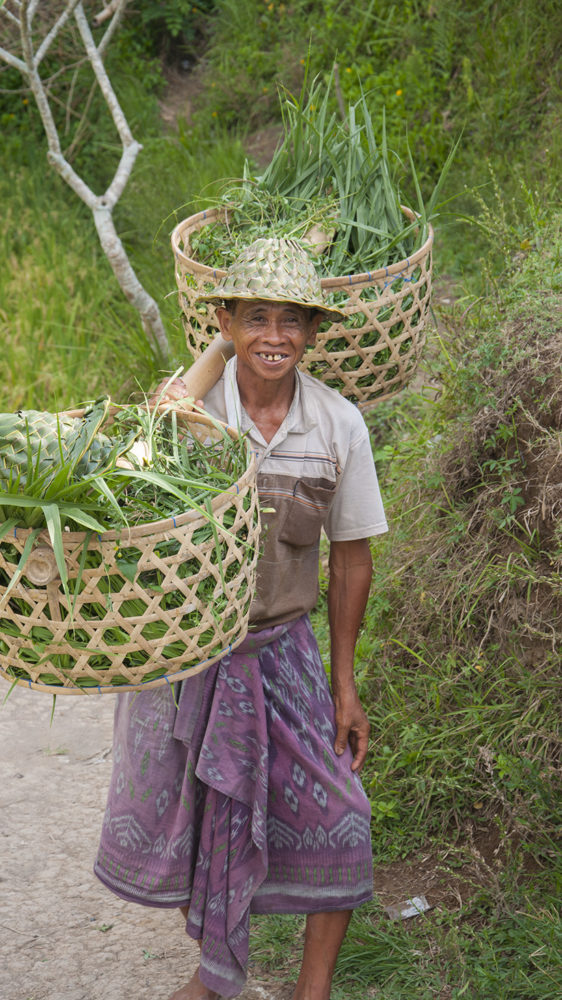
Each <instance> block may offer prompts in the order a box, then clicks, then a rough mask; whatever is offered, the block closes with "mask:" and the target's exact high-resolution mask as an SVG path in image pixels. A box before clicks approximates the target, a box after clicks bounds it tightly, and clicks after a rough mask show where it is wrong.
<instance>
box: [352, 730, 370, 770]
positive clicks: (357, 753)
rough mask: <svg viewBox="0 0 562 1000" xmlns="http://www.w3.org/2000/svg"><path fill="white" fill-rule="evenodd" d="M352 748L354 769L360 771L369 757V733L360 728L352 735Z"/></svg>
mask: <svg viewBox="0 0 562 1000" xmlns="http://www.w3.org/2000/svg"><path fill="white" fill-rule="evenodd" d="M350 742H351V749H352V750H353V762H352V764H351V770H352V771H360V770H361V768H362V767H363V764H364V763H365V758H366V757H367V750H368V748H369V734H368V733H365V732H362V731H361V730H359V731H358V732H355V733H352V735H351V740H350Z"/></svg>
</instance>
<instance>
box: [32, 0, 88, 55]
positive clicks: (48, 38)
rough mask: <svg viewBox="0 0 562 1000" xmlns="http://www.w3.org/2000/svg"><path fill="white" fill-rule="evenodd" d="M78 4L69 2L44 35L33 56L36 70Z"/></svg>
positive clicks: (75, 1)
mask: <svg viewBox="0 0 562 1000" xmlns="http://www.w3.org/2000/svg"><path fill="white" fill-rule="evenodd" d="M79 2H80V0H70V2H69V3H68V4H67V5H66V7H65V9H64V10H63V12H62V14H61V15H60V17H59V18H58V20H57V21H55V23H54V24H53V27H52V28H51V30H50V31H49V32H48V33H47V34H46V35H45V37H44V39H43V41H42V42H41V45H40V46H39V48H38V49H37V54H36V56H35V68H37V67H38V66H39V64H40V63H41V61H42V59H43V58H44V56H45V54H46V53H47V51H48V50H49V48H50V47H51V45H52V43H53V41H54V40H55V38H56V37H57V35H58V33H59V31H60V30H61V28H62V27H63V26H64V25H65V24H66V22H67V21H68V19H69V17H70V16H71V15H72V14H73V13H74V8H75V7H76V4H77V3H79Z"/></svg>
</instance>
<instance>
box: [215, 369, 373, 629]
mask: <svg viewBox="0 0 562 1000" xmlns="http://www.w3.org/2000/svg"><path fill="white" fill-rule="evenodd" d="M296 376H297V377H296V387H295V395H294V397H293V401H292V403H291V406H290V409H289V412H288V413H287V416H286V417H285V419H284V421H283V423H282V424H281V426H280V427H279V429H278V431H277V432H276V434H275V436H274V437H273V438H272V440H271V441H270V442H266V441H265V439H264V437H263V436H262V434H261V433H260V431H259V430H258V428H257V427H256V426H255V424H254V423H253V421H252V420H251V418H250V417H249V416H248V414H247V413H246V411H245V410H244V408H243V406H242V404H241V401H240V395H239V393H238V386H237V383H236V358H235V357H234V358H232V359H231V360H230V361H229V362H228V363H227V365H226V368H225V370H224V374H223V375H222V377H221V378H220V380H219V381H218V382H217V384H216V385H215V386H214V387H213V389H211V391H210V392H209V393H208V394H207V395H206V396H205V400H204V402H205V408H206V409H207V410H208V411H209V412H210V413H212V414H213V415H214V416H216V417H218V418H219V419H220V420H223V421H224V422H225V423H227V424H229V425H230V426H231V427H234V428H236V429H239V430H240V431H241V432H242V433H245V434H247V436H248V438H249V440H250V443H251V447H252V450H253V451H254V453H255V456H256V463H257V469H258V492H259V496H260V500H261V505H262V507H264V508H273V512H271V511H270V512H265V513H262V544H263V548H262V554H261V556H260V559H259V563H258V578H257V590H256V597H255V600H254V602H253V604H252V607H251V610H250V623H251V627H252V628H256V629H262V628H268V627H269V626H272V625H279V624H281V623H283V622H287V621H291V620H292V619H294V618H298V617H300V616H301V615H302V614H305V612H308V611H311V610H312V608H313V607H314V605H315V604H316V601H317V599H318V589H319V584H318V560H319V543H320V534H321V531H322V529H324V531H325V532H326V535H327V536H328V538H329V539H330V541H332V542H342V541H350V540H352V539H357V538H368V537H370V536H371V535H379V534H382V533H383V532H385V531H387V530H388V528H387V523H386V519H385V514H384V509H383V505H382V500H381V496H380V491H379V485H378V481H377V474H376V471H375V464H374V462H373V456H372V451H371V444H370V440H369V432H368V430H367V427H366V424H365V421H364V420H363V417H362V416H361V413H360V412H359V410H358V409H357V407H355V406H354V405H353V404H352V403H350V402H349V401H348V400H346V399H344V398H343V396H340V394H339V393H338V392H336V391H335V390H334V389H330V388H329V387H328V386H326V385H324V384H323V383H322V382H320V381H319V380H318V379H315V378H313V377H312V376H310V375H307V374H306V373H304V372H300V371H298V370H297V372H296Z"/></svg>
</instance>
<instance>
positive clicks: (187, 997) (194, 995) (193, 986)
mask: <svg viewBox="0 0 562 1000" xmlns="http://www.w3.org/2000/svg"><path fill="white" fill-rule="evenodd" d="M180 911H181V914H182V917H183V918H184V920H187V915H188V913H189V906H180ZM199 948H201V942H200V941H199ZM170 1000H219V994H218V993H214V992H213V990H209V989H207V987H206V986H205V985H204V984H203V983H202V982H201V980H200V978H199V969H197V972H195V973H194V975H193V976H192V977H191V979H190V980H189V982H188V983H186V985H185V986H181V987H180V989H179V990H176V992H175V993H172V995H171V997H170Z"/></svg>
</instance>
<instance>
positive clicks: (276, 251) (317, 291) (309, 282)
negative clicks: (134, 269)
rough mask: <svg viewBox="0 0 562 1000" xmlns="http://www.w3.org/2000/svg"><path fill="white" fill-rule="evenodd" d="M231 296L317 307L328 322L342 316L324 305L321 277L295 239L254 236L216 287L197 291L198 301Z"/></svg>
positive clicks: (221, 299)
mask: <svg viewBox="0 0 562 1000" xmlns="http://www.w3.org/2000/svg"><path fill="white" fill-rule="evenodd" d="M230 299H260V300H265V301H268V302H291V303H293V304H295V305H299V306H304V307H305V308H306V309H317V310H319V311H320V312H322V313H323V314H324V316H325V317H326V319H327V320H329V321H330V322H331V323H335V322H337V321H339V320H343V319H344V318H345V314H344V313H343V312H340V310H339V309H331V308H329V307H327V306H326V303H325V302H324V295H323V292H322V286H321V284H320V278H319V276H318V274H317V273H316V271H315V269H314V265H313V263H312V261H311V260H310V257H309V256H308V254H307V252H306V250H305V249H304V247H302V246H301V245H300V243H299V242H298V241H297V240H290V239H280V238H262V239H259V240H255V241H254V243H251V244H250V245H249V246H247V247H245V249H244V250H242V252H241V253H240V254H239V255H238V257H237V258H236V260H235V261H234V263H233V264H231V265H230V267H229V268H228V270H227V272H226V274H225V276H224V277H223V278H221V279H220V281H219V283H218V285H217V287H216V289H215V290H214V291H213V292H212V293H209V294H208V295H200V296H199V297H198V299H197V301H198V302H215V303H220V302H225V301H228V300H230Z"/></svg>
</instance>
